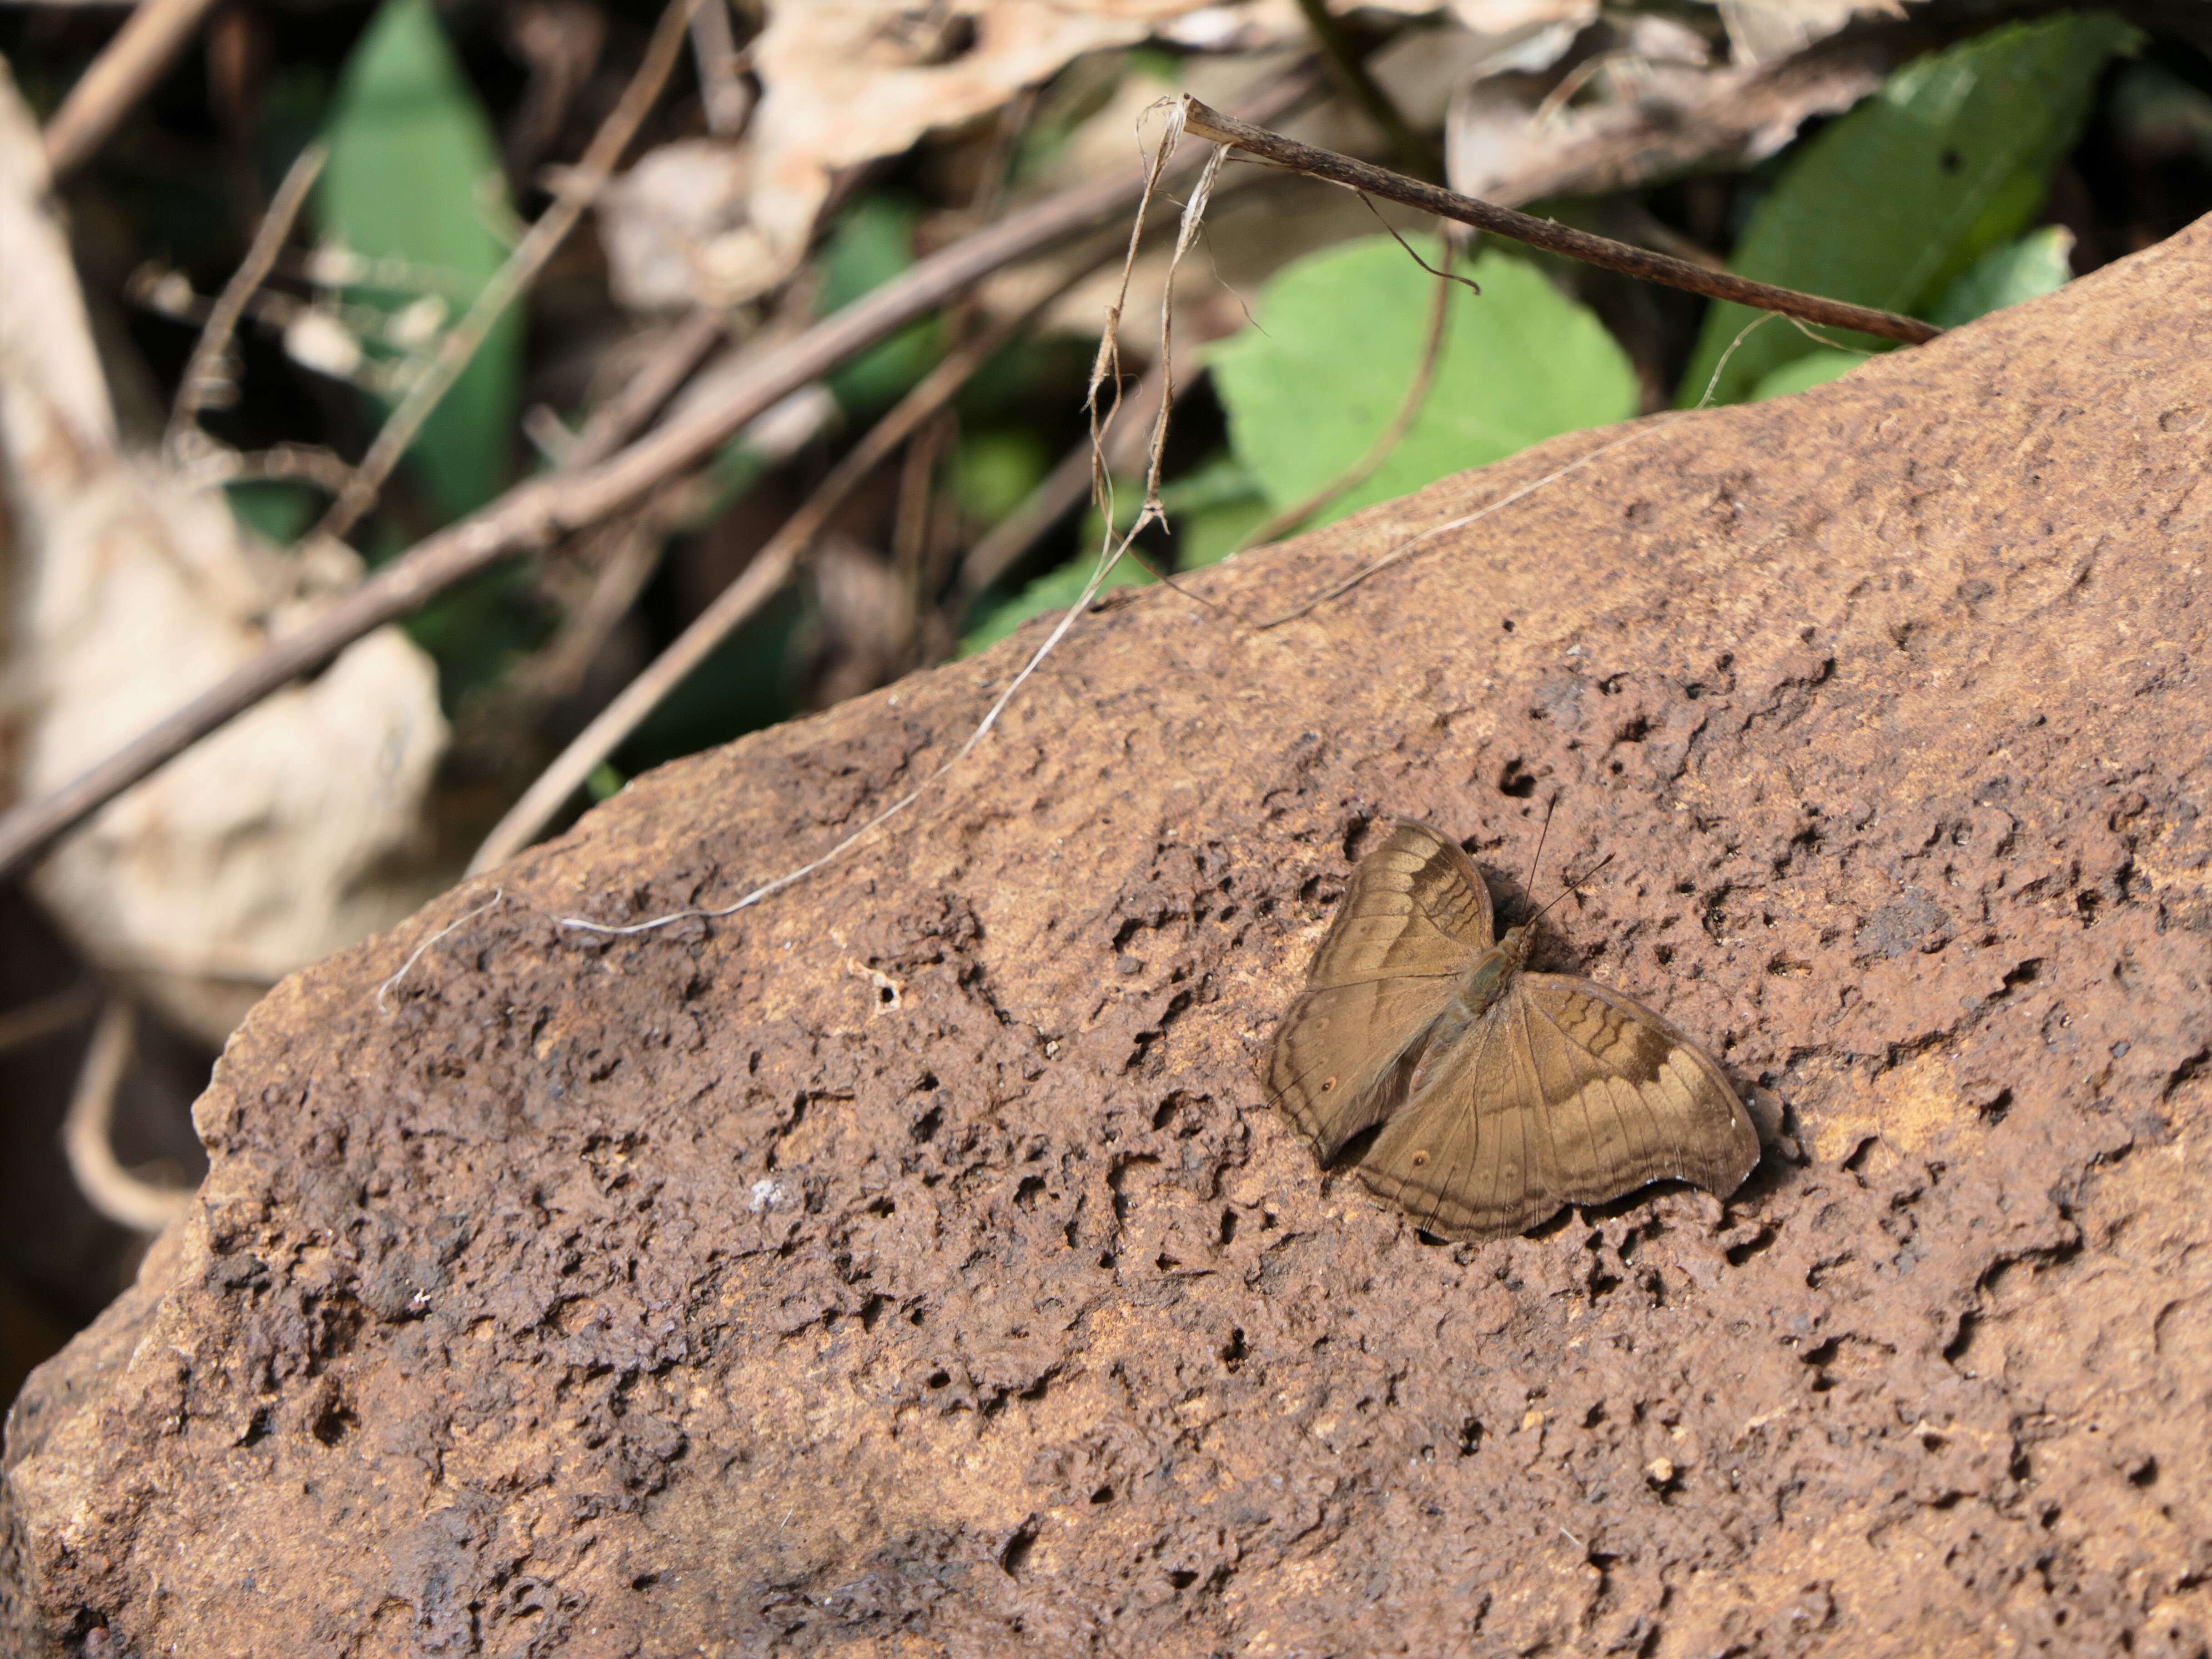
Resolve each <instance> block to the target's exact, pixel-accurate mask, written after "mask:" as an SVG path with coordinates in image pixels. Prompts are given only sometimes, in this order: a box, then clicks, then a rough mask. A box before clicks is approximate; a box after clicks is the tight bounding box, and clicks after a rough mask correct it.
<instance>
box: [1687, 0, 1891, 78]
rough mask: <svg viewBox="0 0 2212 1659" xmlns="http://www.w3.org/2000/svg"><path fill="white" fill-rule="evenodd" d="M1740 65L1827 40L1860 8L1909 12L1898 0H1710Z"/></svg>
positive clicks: (1800, 50) (1761, 62)
mask: <svg viewBox="0 0 2212 1659" xmlns="http://www.w3.org/2000/svg"><path fill="white" fill-rule="evenodd" d="M1712 3H1713V4H1714V5H1715V6H1717V8H1718V9H1719V10H1720V15H1721V22H1722V24H1723V26H1724V27H1726V28H1727V30H1728V33H1729V46H1730V47H1731V48H1732V49H1733V50H1734V52H1735V59H1736V61H1737V62H1738V63H1740V64H1763V63H1767V62H1771V60H1773V59H1774V58H1787V57H1788V56H1789V55H1790V53H1791V52H1802V51H1803V50H1804V49H1805V48H1806V47H1807V46H1811V45H1812V44H1813V43H1814V41H1815V40H1826V38H1827V37H1828V36H1829V35H1831V34H1833V33H1836V31H1837V30H1838V29H1840V28H1842V27H1844V24H1846V23H1848V22H1850V21H1851V19H1852V18H1853V17H1855V16H1857V15H1859V14H1860V13H1862V12H1880V13H1882V14H1884V15H1887V16H1891V17H1902V16H1904V15H1905V8H1904V6H1903V5H1902V4H1901V3H1899V0H1712Z"/></svg>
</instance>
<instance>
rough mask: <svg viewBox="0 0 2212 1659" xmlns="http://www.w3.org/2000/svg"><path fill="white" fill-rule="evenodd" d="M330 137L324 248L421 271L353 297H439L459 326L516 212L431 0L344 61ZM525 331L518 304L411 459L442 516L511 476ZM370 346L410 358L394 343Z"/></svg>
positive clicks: (502, 248) (372, 30)
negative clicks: (337, 246)
mask: <svg viewBox="0 0 2212 1659" xmlns="http://www.w3.org/2000/svg"><path fill="white" fill-rule="evenodd" d="M325 137H327V139H328V141H329V143H330V147H331V155H330V162H329V165H328V166H327V167H325V170H324V173H323V177H322V180H321V182H320V184H319V185H318V186H317V190H316V210H317V214H318V217H319V222H320V227H321V229H322V233H323V235H324V237H325V240H331V241H336V242H338V243H342V244H343V246H346V247H347V248H349V249H350V250H351V251H352V252H356V253H358V254H362V255H365V256H367V257H368V258H394V259H398V260H401V261H404V262H405V264H407V265H408V266H410V267H412V268H413V270H415V271H416V272H417V273H420V281H419V282H416V283H409V284H408V285H406V286H404V287H399V288H380V289H367V290H363V291H361V292H358V293H356V294H353V295H349V298H351V299H353V300H356V301H362V302H365V303H367V304H368V305H371V306H373V307H375V308H377V309H379V310H380V311H382V312H384V313H386V315H387V316H397V315H398V314H399V313H402V312H403V311H404V310H405V309H406V308H407V307H410V305H414V304H417V303H419V302H422V301H425V300H428V301H430V303H432V304H433V305H436V306H439V307H442V310H443V313H444V320H445V321H446V322H447V323H448V324H450V323H453V322H456V321H458V320H459V318H460V316H461V313H463V312H465V311H466V310H467V308H468V307H469V304H470V302H471V301H473V300H474V299H475V298H476V296H477V294H478V293H479V292H480V291H481V290H482V289H483V285H484V283H485V282H486V280H487V279H489V277H490V276H491V275H492V273H493V272H495V271H496V270H498V269H499V267H500V266H501V264H502V263H504V261H505V259H506V257H507V241H508V240H509V239H510V238H511V236H512V234H513V222H514V216H513V208H512V206H511V204H509V202H508V200H507V175H506V173H505V171H504V170H503V169H502V167H501V164H500V158H499V148H498V145H497V143H495V141H494V139H493V137H492V127H491V122H490V120H489V118H488V117H487V116H486V115H485V113H484V110H483V105H482V104H481V103H480V102H479V101H478V100H477V94H476V92H475V89H474V88H472V87H471V85H470V84H469V80H468V77H467V76H466V75H465V73H464V72H463V71H462V69H461V64H460V60H459V58H457V57H456V56H455V55H454V52H453V46H452V45H451V44H450V43H449V42H448V41H447V39H446V34H445V31H444V29H443V28H442V27H440V25H439V22H438V18H437V14H436V12H435V10H433V9H432V8H431V5H430V3H429V0H384V3H383V5H382V6H381V7H380V8H379V9H378V11H377V14H376V16H375V17H374V20H372V21H371V22H370V23H369V26H368V29H367V31H366V32H365V33H363V34H362V37H361V40H360V41H359V42H358V43H357V44H356V46H355V47H354V49H353V52H352V54H351V56H350V57H349V58H347V60H346V65H345V70H344V72H343V74H342V75H341V76H339V79H338V86H337V96H336V97H335V99H334V100H332V103H331V111H330V117H329V120H328V124H327V125H326V127H325ZM418 314H419V313H418ZM522 326H523V318H522V313H521V311H520V308H519V307H511V308H510V309H509V310H508V311H507V314H506V315H505V316H503V317H502V318H501V319H500V321H499V323H498V324H497V325H496V326H495V327H494V328H493V330H492V331H491V333H490V335H489V337H487V338H486V339H485V341H484V343H483V345H482V346H481V347H480V348H479V349H477V354H476V356H475V358H474V359H473V361H471V363H470V365H469V368H468V369H467V370H466V372H465V373H464V374H462V375H461V377H460V379H459V380H458V381H457V382H455V384H454V386H453V388H452V390H450V391H449V392H447V394H446V396H445V398H444V400H443V401H442V402H441V403H440V404H439V405H438V408H437V410H436V411H435V413H434V414H432V415H431V416H430V418H429V419H428V422H425V423H424V425H423V428H422V435H420V436H419V437H418V438H417V439H416V442H415V445H414V447H413V448H412V449H411V450H410V452H409V454H408V464H409V465H410V468H411V469H412V471H413V474H414V477H415V478H416V481H417V482H418V483H419V484H420V485H421V487H422V493H423V495H425V496H426V497H427V498H428V501H429V502H430V504H431V505H433V506H434V507H435V508H436V509H437V510H438V511H439V513H441V514H442V515H443V516H445V517H447V518H458V517H459V516H460V515H462V514H463V513H469V512H471V511H473V510H474V509H476V508H477V507H481V506H483V504H484V503H485V502H486V501H489V500H490V499H491V498H492V497H493V496H494V495H497V494H498V493H499V492H500V491H501V489H504V488H505V487H506V485H507V480H508V477H510V475H511V473H512V471H513V446H514V432H515V409H516V402H517V397H518V384H519V378H520V374H521V367H522ZM366 343H367V344H368V346H369V347H370V349H372V350H373V351H375V352H376V353H378V355H380V356H387V357H388V356H399V355H401V354H402V347H401V346H400V345H398V344H396V343H391V342H380V341H375V340H371V341H368V342H366Z"/></svg>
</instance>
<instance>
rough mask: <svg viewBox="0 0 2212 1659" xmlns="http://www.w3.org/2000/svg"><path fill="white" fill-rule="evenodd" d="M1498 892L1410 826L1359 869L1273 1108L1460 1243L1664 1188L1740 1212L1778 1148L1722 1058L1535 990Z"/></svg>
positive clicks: (1520, 933)
mask: <svg viewBox="0 0 2212 1659" xmlns="http://www.w3.org/2000/svg"><path fill="white" fill-rule="evenodd" d="M1490 930H1491V922H1490V894H1489V890H1487V889H1486V887H1485V886H1484V885H1483V882H1482V878H1481V876H1480V875H1479V874H1477V873H1476V871H1475V868H1474V864H1473V862H1472V861H1471V860H1469V859H1468V856H1467V854H1465V853H1463V852H1462V851H1461V850H1460V848H1459V845H1458V843H1457V842H1454V841H1452V840H1450V839H1449V838H1448V837H1447V836H1443V835H1442V834H1440V833H1438V832H1437V830H1435V829H1431V828H1430V827H1429V826H1428V825H1427V824H1425V823H1416V822H1414V821H1413V820H1412V819H1408V818H1401V819H1400V820H1399V821H1398V823H1397V824H1396V826H1395V828H1394V829H1392V830H1391V832H1390V835H1389V839H1388V840H1386V841H1384V842H1383V844H1382V846H1380V847H1378V848H1376V849H1375V851H1374V852H1373V853H1371V854H1369V855H1368V856H1367V857H1366V858H1364V859H1363V860H1360V863H1359V867H1358V869H1356V870H1354V871H1353V872H1352V882H1351V884H1350V885H1349V886H1348V887H1346V889H1345V892H1344V897H1343V899H1342V901H1341V902H1340V903H1339V904H1338V906H1337V911H1336V921H1335V922H1334V924H1333V925H1332V926H1331V927H1330V928H1329V930H1328V938H1327V939H1323V940H1322V943H1321V949H1320V950H1318V951H1316V952H1315V953H1314V959H1313V966H1312V967H1311V968H1310V969H1307V971H1306V988H1305V991H1304V994H1302V995H1300V996H1299V998H1298V1000H1297V1001H1296V1002H1294V1003H1292V1004H1291V1010H1290V1012H1289V1013H1287V1014H1285V1016H1284V1017H1283V1023H1282V1025H1281V1027H1280V1028H1279V1030H1277V1031H1276V1033H1275V1041H1274V1044H1273V1048H1270V1050H1269V1051H1268V1055H1267V1091H1268V1093H1269V1094H1270V1095H1272V1096H1273V1097H1274V1101H1275V1103H1276V1104H1277V1105H1278V1106H1279V1107H1281V1108H1282V1109H1283V1110H1284V1111H1285V1112H1287V1113H1288V1114H1289V1115H1290V1117H1291V1121H1292V1122H1293V1123H1295V1124H1297V1127H1298V1128H1299V1129H1300V1130H1301V1131H1303V1132H1304V1134H1305V1137H1306V1139H1308V1140H1310V1141H1311V1142H1312V1143H1313V1147H1314V1151H1315V1152H1316V1154H1317V1155H1318V1156H1319V1157H1320V1158H1322V1161H1323V1162H1324V1163H1326V1162H1328V1160H1329V1159H1331V1158H1334V1157H1335V1156H1336V1154H1337V1153H1338V1152H1339V1151H1340V1150H1341V1149H1342V1147H1343V1146H1344V1144H1345V1143H1346V1141H1348V1140H1350V1139H1352V1136H1354V1135H1356V1134H1358V1133H1359V1132H1360V1131H1361V1130H1363V1129H1366V1128H1370V1127H1373V1126H1374V1125H1376V1124H1377V1123H1380V1124H1382V1125H1383V1132H1382V1133H1380V1134H1378V1135H1377V1136H1376V1138H1375V1140H1374V1143H1373V1145H1371V1146H1369V1147H1368V1149H1367V1151H1366V1152H1365V1154H1364V1156H1363V1157H1362V1158H1360V1160H1359V1162H1358V1164H1357V1165H1355V1166H1354V1173H1355V1174H1357V1175H1358V1177H1359V1178H1360V1180H1361V1181H1363V1182H1365V1183H1366V1185H1367V1187H1368V1189H1369V1190H1370V1191H1371V1192H1373V1193H1374V1194H1376V1196H1378V1197H1381V1198H1384V1199H1388V1200H1390V1201H1391V1202H1393V1203H1395V1204H1396V1205H1397V1206H1399V1207H1400V1208H1401V1209H1403V1210H1404V1211H1405V1212H1406V1213H1407V1215H1409V1216H1411V1217H1412V1218H1413V1221H1414V1223H1415V1224H1416V1225H1419V1226H1420V1227H1422V1228H1424V1229H1425V1230H1426V1231H1430V1232H1432V1233H1436V1234H1439V1235H1441V1236H1442V1237H1446V1238H1494V1237H1498V1236H1500V1235H1502V1234H1505V1233H1516V1232H1522V1231H1527V1230H1528V1228H1529V1227H1532V1226H1534V1225H1535V1224H1536V1223H1537V1222H1539V1221H1542V1220H1544V1219H1546V1218H1548V1217H1550V1216H1553V1215H1554V1214H1556V1213H1558V1212H1559V1209H1560V1208H1561V1206H1565V1205H1568V1204H1592V1203H1599V1202H1601V1201H1603V1200H1606V1199H1609V1198H1617V1197H1619V1196H1620V1194H1623V1193H1626V1192H1630V1191H1632V1190H1634V1189H1635V1188H1638V1187H1641V1186H1644V1185H1645V1184H1646V1183H1647V1182H1654V1181H1664V1180H1668V1179H1675V1180H1681V1181H1687V1182H1693V1183H1695V1184H1696V1185H1698V1186H1699V1187H1703V1188H1705V1189H1706V1190H1708V1191H1710V1192H1714V1193H1717V1194H1721V1195H1723V1196H1726V1195H1727V1194H1729V1193H1732V1192H1734V1191H1735V1189H1736V1188H1737V1187H1738V1186H1740V1185H1741V1183H1742V1182H1743V1178H1744V1177H1745V1176H1747V1175H1749V1174H1750V1173H1751V1170H1752V1166H1753V1164H1757V1163H1758V1162H1759V1133H1758V1131H1757V1130H1755V1129H1753V1127H1752V1123H1751V1119H1750V1117H1749V1116H1748V1115H1747V1114H1746V1113H1745V1111H1744V1109H1743V1103H1742V1102H1741V1101H1740V1100H1738V1099H1737V1098H1736V1094H1735V1090H1734V1089H1732V1088H1730V1087H1729V1081H1728V1079H1727V1078H1725V1077H1723V1075H1722V1074H1721V1068H1720V1067H1719V1066H1717V1065H1715V1064H1714V1063H1713V1061H1712V1058H1711V1056H1710V1055H1709V1054H1706V1053H1705V1050H1704V1049H1702V1048H1699V1047H1698V1045H1697V1044H1696V1043H1694V1042H1691V1041H1690V1039H1689V1038H1687V1037H1686V1036H1683V1035H1682V1034H1681V1033H1680V1031H1678V1030H1675V1029H1674V1027H1673V1026H1672V1025H1669V1024H1668V1023H1667V1022H1666V1021H1665V1020H1663V1019H1662V1018H1659V1016H1658V1015H1656V1014H1655V1013H1653V1012H1651V1011H1650V1009H1649V1008H1646V1007H1645V1006H1644V1005H1643V1004H1642V1003H1640V1002H1637V1001H1634V1000H1631V999H1630V998H1628V997H1625V996H1623V995H1622V994H1620V992H1618V991H1614V990H1609V989H1607V987H1604V986H1602V985H1599V984H1596V983H1594V982H1593V981H1589V980H1586V979H1577V978H1575V977H1574V976H1573V975H1568V974H1531V973H1528V972H1526V971H1525V970H1524V969H1523V966H1522V964H1523V963H1526V962H1527V961H1528V947H1529V945H1530V943H1531V937H1530V929H1529V926H1528V925H1523V926H1522V927H1509V928H1508V929H1506V931H1505V937H1504V938H1503V939H1499V940H1498V942H1497V943H1496V944H1495V945H1493V944H1492V943H1491V931H1490Z"/></svg>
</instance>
